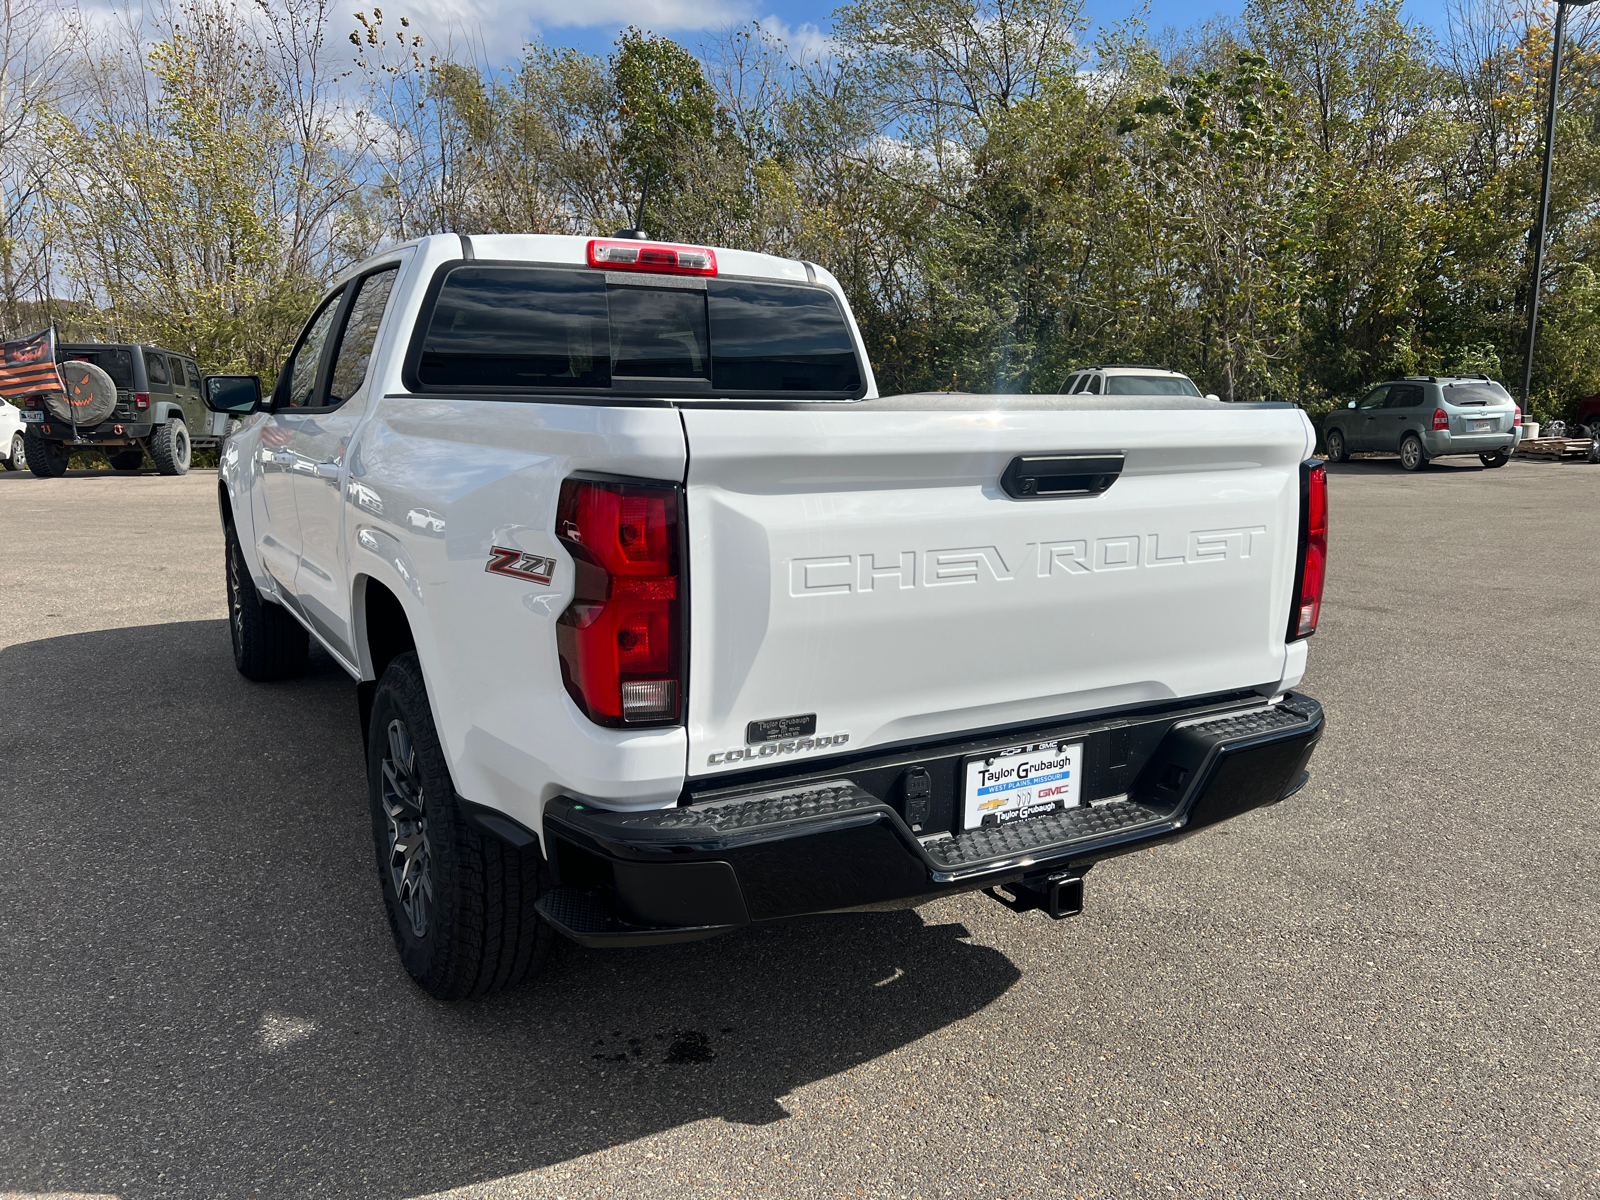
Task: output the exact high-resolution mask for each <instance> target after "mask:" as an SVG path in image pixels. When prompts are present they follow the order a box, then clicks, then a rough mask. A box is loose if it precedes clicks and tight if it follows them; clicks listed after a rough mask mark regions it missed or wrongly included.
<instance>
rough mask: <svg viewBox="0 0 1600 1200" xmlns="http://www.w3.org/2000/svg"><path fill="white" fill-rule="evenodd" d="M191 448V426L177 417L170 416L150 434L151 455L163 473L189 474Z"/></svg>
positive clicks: (157, 467) (157, 468)
mask: <svg viewBox="0 0 1600 1200" xmlns="http://www.w3.org/2000/svg"><path fill="white" fill-rule="evenodd" d="M191 450H192V447H191V446H190V444H189V427H188V426H187V425H185V424H184V423H183V422H182V421H181V420H179V419H178V418H177V417H168V418H167V419H166V420H165V421H163V422H162V423H161V424H159V425H157V426H156V428H155V432H154V433H152V434H151V435H150V457H151V458H153V459H154V460H155V464H156V470H158V471H160V472H161V473H162V474H163V475H187V474H188V473H189V457H190V452H191Z"/></svg>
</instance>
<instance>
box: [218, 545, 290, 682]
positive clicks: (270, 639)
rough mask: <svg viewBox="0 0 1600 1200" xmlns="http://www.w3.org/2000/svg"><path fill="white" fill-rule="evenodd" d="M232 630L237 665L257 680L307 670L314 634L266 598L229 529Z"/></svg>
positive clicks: (230, 625)
mask: <svg viewBox="0 0 1600 1200" xmlns="http://www.w3.org/2000/svg"><path fill="white" fill-rule="evenodd" d="M224 553H225V554H226V555H227V572H228V632H229V634H230V635H231V636H232V638H233V665H234V666H235V667H237V668H238V669H239V674H241V675H243V676H244V677H245V678H246V679H253V680H255V681H256V682H257V683H265V682H267V681H269V680H273V679H293V678H294V677H295V676H296V675H302V674H304V673H305V669H306V655H307V653H308V652H309V651H310V648H311V635H310V634H308V633H306V631H305V627H304V626H302V625H301V624H300V623H299V622H297V621H296V620H295V619H294V618H293V617H291V616H290V615H289V614H288V613H287V612H285V611H284V610H283V609H282V608H281V607H280V606H279V605H276V604H273V603H272V602H271V601H269V600H263V599H262V598H261V593H260V592H259V591H257V590H256V585H255V581H254V580H253V579H251V578H250V568H249V565H248V564H247V563H246V562H245V561H244V551H243V550H242V549H240V547H239V539H238V538H237V537H236V536H235V535H234V532H233V530H232V529H231V528H230V529H229V530H228V531H227V543H226V549H225V551H224Z"/></svg>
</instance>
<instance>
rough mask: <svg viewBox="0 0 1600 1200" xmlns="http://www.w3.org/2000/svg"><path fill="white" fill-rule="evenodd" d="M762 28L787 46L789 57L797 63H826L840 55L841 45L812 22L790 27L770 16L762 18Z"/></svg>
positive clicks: (780, 18) (777, 18) (777, 17)
mask: <svg viewBox="0 0 1600 1200" xmlns="http://www.w3.org/2000/svg"><path fill="white" fill-rule="evenodd" d="M761 28H762V29H763V30H765V31H766V32H767V33H770V34H771V35H772V36H773V37H775V38H777V39H778V41H780V42H782V43H783V44H784V45H785V46H787V47H788V48H789V57H790V58H792V59H794V61H795V62H797V63H801V64H805V63H809V62H814V61H816V60H818V59H821V60H822V61H824V62H826V61H828V60H830V59H832V58H833V56H834V55H835V54H836V53H838V48H839V43H838V42H836V41H834V40H833V38H832V36H831V35H829V34H827V33H825V32H824V31H823V29H822V27H821V26H820V25H816V24H814V23H812V22H811V21H806V22H805V23H804V24H801V25H790V24H789V23H788V22H787V21H785V20H784V19H783V18H782V17H779V16H771V15H769V16H765V17H762V18H761Z"/></svg>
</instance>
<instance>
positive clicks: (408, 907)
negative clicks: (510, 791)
mask: <svg viewBox="0 0 1600 1200" xmlns="http://www.w3.org/2000/svg"><path fill="white" fill-rule="evenodd" d="M368 727H369V728H370V730H371V738H370V740H369V742H368V745H367V789H368V795H369V798H370V801H371V809H372V842H373V849H374V850H375V851H376V853H377V866H378V883H379V886H380V887H381V888H382V890H383V903H384V908H385V910H386V911H387V913H388V917H389V932H390V933H391V934H392V935H393V937H394V944H395V949H396V950H397V951H399V953H400V961H401V963H402V964H404V966H405V969H406V972H407V973H408V974H409V975H410V976H411V978H412V979H414V980H415V981H416V982H417V984H418V986H420V987H421V988H422V989H423V990H424V991H426V992H428V993H429V994H430V995H432V996H434V997H435V998H437V999H439V1000H465V999H469V998H473V997H477V996H485V995H488V994H489V993H490V992H494V991H498V990H499V989H501V988H503V987H507V986H509V985H512V984H515V983H519V982H521V981H522V980H524V979H526V978H527V977H529V976H530V975H532V974H534V973H535V972H537V971H538V970H539V969H540V967H542V966H543V965H544V962H545V960H546V959H547V958H548V957H549V955H550V951H551V947H552V944H553V943H554V941H555V932H554V931H553V930H552V929H551V928H550V926H549V925H547V924H545V922H544V920H543V919H542V918H541V917H540V916H539V914H538V911H537V910H536V909H535V907H534V905H535V904H536V902H537V901H538V899H539V896H540V894H541V893H542V891H543V889H544V888H545V887H546V886H548V882H547V881H548V872H547V870H546V867H545V862H544V857H543V855H541V854H540V852H539V848H538V846H537V845H533V846H529V847H527V848H524V849H519V848H517V847H514V846H512V845H510V844H509V843H507V842H504V841H501V840H500V839H499V838H497V837H495V836H494V835H493V834H491V833H488V832H486V831H484V830H482V829H480V828H479V827H478V826H476V825H474V824H472V823H471V822H469V821H468V820H467V818H466V815H465V813H464V812H463V811H462V807H461V804H460V803H459V801H458V800H457V797H456V793H455V785H454V783H453V782H452V780H451V778H450V769H449V766H448V765H447V764H446V762H445V755H444V747H443V745H442V744H441V743H440V740H439V735H438V732H437V730H436V728H435V726H434V723H433V711H432V709H431V708H430V706H429V703H428V689H427V687H426V686H425V685H424V684H423V680H422V665H421V663H420V662H419V661H418V660H417V656H416V654H415V653H414V652H408V653H405V654H401V655H399V656H398V657H396V658H395V659H394V660H393V661H392V662H391V663H390V664H389V665H388V667H386V668H385V669H384V672H383V678H382V679H381V680H379V682H378V687H377V690H376V691H375V692H374V693H373V697H372V712H371V719H370V723H369V726H368Z"/></svg>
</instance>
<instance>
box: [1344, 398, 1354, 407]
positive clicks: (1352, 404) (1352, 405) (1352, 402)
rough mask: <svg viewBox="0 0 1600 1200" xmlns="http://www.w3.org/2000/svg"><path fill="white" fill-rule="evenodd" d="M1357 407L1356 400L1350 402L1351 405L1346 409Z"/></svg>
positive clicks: (1347, 405)
mask: <svg viewBox="0 0 1600 1200" xmlns="http://www.w3.org/2000/svg"><path fill="white" fill-rule="evenodd" d="M1355 406H1356V402H1355V401H1354V400H1352V401H1350V403H1349V404H1346V405H1345V407H1346V408H1354V407H1355Z"/></svg>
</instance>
